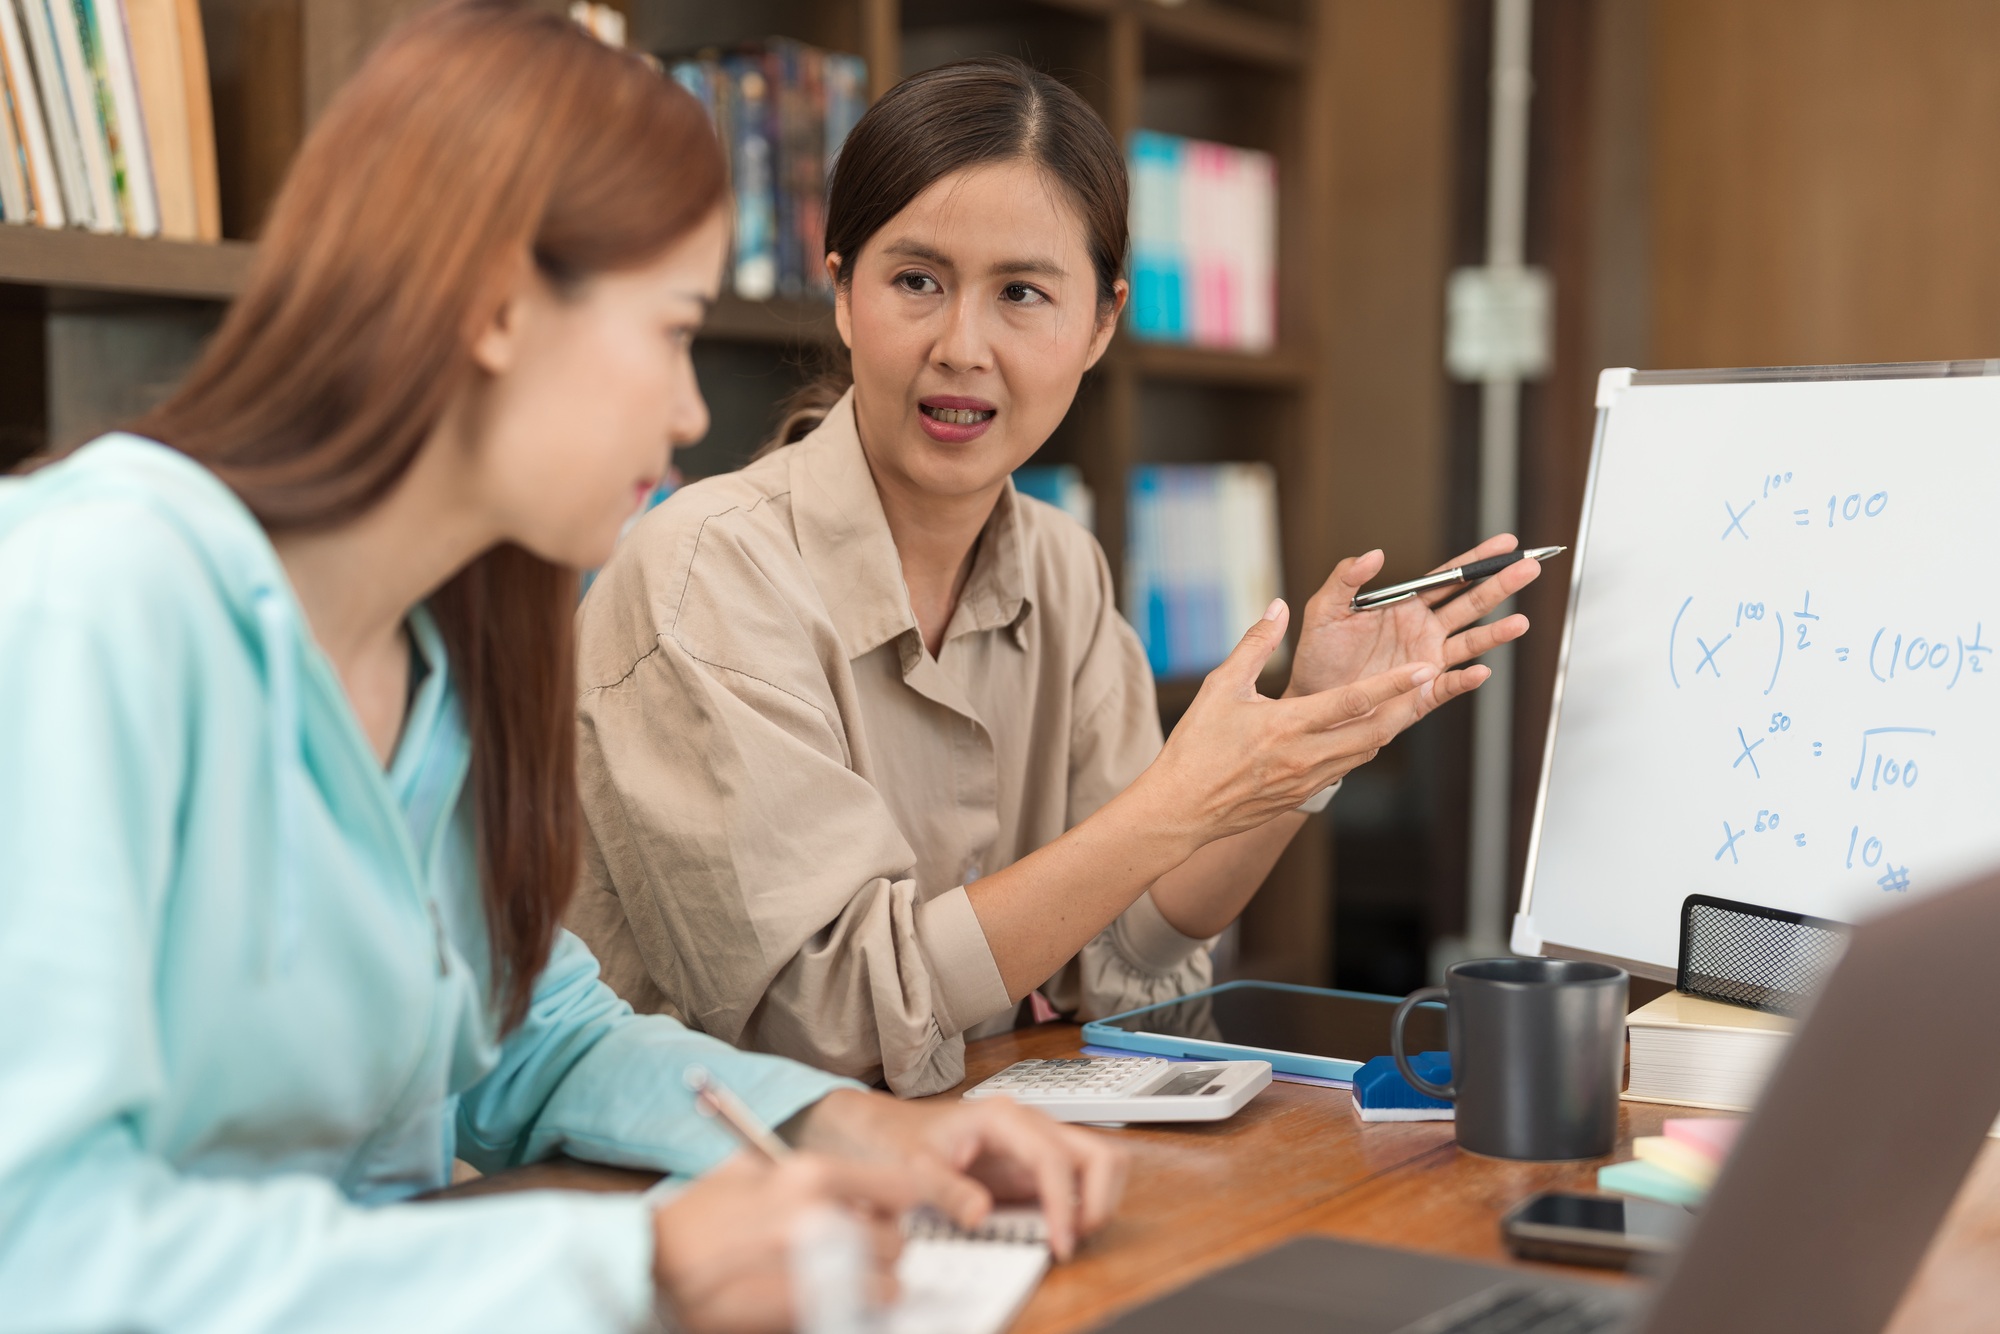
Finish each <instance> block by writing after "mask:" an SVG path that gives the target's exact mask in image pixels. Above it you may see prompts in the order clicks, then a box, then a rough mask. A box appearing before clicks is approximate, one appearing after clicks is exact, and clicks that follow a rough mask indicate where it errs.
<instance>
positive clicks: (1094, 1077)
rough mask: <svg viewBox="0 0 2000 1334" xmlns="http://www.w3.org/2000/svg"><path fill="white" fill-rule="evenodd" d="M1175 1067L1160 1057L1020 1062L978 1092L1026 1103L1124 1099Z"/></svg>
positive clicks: (1086, 1058) (1083, 1057) (986, 1083)
mask: <svg viewBox="0 0 2000 1334" xmlns="http://www.w3.org/2000/svg"><path fill="white" fill-rule="evenodd" d="M1172 1064H1173V1062H1171V1061H1163V1060H1161V1059H1160V1058H1159V1057H1157V1056H1076V1057H1069V1058H1055V1059H1050V1060H1044V1061H1021V1062H1018V1063H1017V1064H1014V1065H1010V1066H1008V1067H1007V1068H1006V1069H1005V1070H1002V1071H1001V1072H1000V1073H999V1074H997V1075H995V1076H993V1077H992V1078H991V1079H988V1080H986V1081H985V1082H983V1083H982V1084H980V1085H979V1087H978V1088H977V1089H975V1090H974V1092H977V1093H1005V1094H1007V1095H1009V1096H1010V1097H1015V1098H1020V1099H1023V1100H1035V1099H1042V1098H1123V1097H1128V1096H1130V1095H1132V1094H1135V1093H1137V1092H1139V1091H1140V1090H1141V1089H1143V1088H1145V1087H1146V1086H1147V1085H1148V1084H1151V1083H1153V1082H1154V1081H1155V1080H1157V1079H1158V1078H1159V1077H1160V1075H1162V1074H1163V1073H1165V1072H1166V1070H1167V1069H1168V1068H1169V1067H1170V1066H1171V1065H1172Z"/></svg>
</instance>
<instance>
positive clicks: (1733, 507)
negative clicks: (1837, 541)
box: [1722, 472, 1889, 542]
mask: <svg viewBox="0 0 2000 1334" xmlns="http://www.w3.org/2000/svg"><path fill="white" fill-rule="evenodd" d="M1758 485H1759V490H1758V493H1757V494H1756V495H1754V496H1752V497H1750V499H1748V500H1746V501H1744V502H1743V504H1742V505H1740V506H1739V505H1738V504H1736V502H1735V501H1733V500H1724V501H1723V502H1722V512H1723V514H1724V515H1726V516H1727V517H1728V522H1727V523H1725V524H1724V525H1723V527H1722V540H1723V541H1724V542H1728V541H1730V540H1732V539H1734V540H1737V541H1743V542H1748V541H1750V540H1751V524H1750V522H1749V519H1750V515H1751V512H1752V511H1753V510H1755V509H1756V508H1757V506H1758V505H1759V504H1761V503H1763V502H1765V501H1768V500H1771V499H1773V498H1774V497H1775V498H1777V499H1779V500H1780V501H1781V502H1783V501H1790V500H1792V499H1793V498H1794V494H1795V493H1794V489H1793V488H1792V474H1791V473H1789V472H1774V473H1767V474H1765V475H1764V477H1763V478H1762V479H1760V481H1759V484H1758ZM1780 492H1784V493H1786V494H1784V495H1783V496H1779V495H1778V493H1780ZM1888 509H1889V493H1888V492H1887V491H1867V492H1863V491H1850V492H1848V493H1847V494H1845V495H1842V494H1841V493H1840V492H1838V491H1835V492H1832V493H1830V494H1828V496H1827V498H1826V522H1825V524H1824V525H1821V524H1820V520H1819V502H1818V501H1817V500H1814V501H1811V502H1809V503H1807V504H1805V505H1798V506H1796V507H1795V508H1793V510H1792V511H1791V514H1790V516H1789V522H1788V523H1786V524H1785V525H1784V526H1785V527H1788V528H1812V527H1818V526H1823V527H1827V528H1836V527H1840V526H1841V525H1843V524H1851V523H1866V522H1867V521H1868V520H1870V519H1879V518H1881V517H1882V516H1883V515H1884V514H1885V513H1887V512H1888Z"/></svg>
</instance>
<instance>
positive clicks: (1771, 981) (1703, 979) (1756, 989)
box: [1674, 894, 1849, 1014]
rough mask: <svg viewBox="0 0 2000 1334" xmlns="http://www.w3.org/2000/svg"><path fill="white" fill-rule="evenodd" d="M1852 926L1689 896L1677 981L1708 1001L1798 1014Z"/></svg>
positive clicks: (1684, 905)
mask: <svg viewBox="0 0 2000 1334" xmlns="http://www.w3.org/2000/svg"><path fill="white" fill-rule="evenodd" d="M1848 930H1849V928H1848V927H1847V926H1846V925H1845V924H1844V923H1841V922H1831V921H1828V920H1827V919H1826V918H1824V917H1808V916H1806V915H1805V914H1804V913H1796V912H1784V911H1782V910H1781V909H1778V908H1763V907H1759V906H1758V905H1757V904H1754V903H1738V902H1736V901H1735V900H1734V899H1718V898H1713V897H1711V896H1709V895H1707V894H1690V895H1688V896H1687V899H1686V900H1685V901H1684V902H1683V903H1682V904H1681V957H1680V971H1679V973H1678V975H1677V976H1676V977H1675V979H1674V986H1675V988H1676V989H1677V990H1680V991H1684V992H1686V993H1687V994H1688V995H1690V996H1700V997H1702V998H1703V999H1705V1000H1716V1001H1726V1002H1727V1003H1729V1004H1731V1005H1747V1006H1749V1007H1750V1008H1751V1009H1753V1010H1767V1011H1769V1012H1770V1013H1772V1014H1797V1013H1799V1012H1800V1011H1801V1010H1803V1009H1804V1008H1805V1006H1806V1003H1807V1001H1809V1000H1810V999H1811V998H1812V995H1813V993H1814V992H1815V991H1817V990H1818V989H1819V984H1820V983H1821V981H1823V980H1824V979H1825V977H1826V975H1827V973H1828V972H1829V971H1830V970H1831V969H1832V968H1833V966H1834V964H1836V963H1838V962H1840V955H1841V952H1842V951H1843V950H1845V949H1846V948H1847V933H1848Z"/></svg>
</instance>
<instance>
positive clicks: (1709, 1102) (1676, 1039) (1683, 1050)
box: [1625, 991, 1796, 1112]
mask: <svg viewBox="0 0 2000 1334" xmlns="http://www.w3.org/2000/svg"><path fill="white" fill-rule="evenodd" d="M1625 1023H1626V1031H1627V1033H1628V1035H1629V1036H1630V1038H1631V1042H1632V1047H1631V1052H1632V1059H1631V1072H1630V1075H1629V1077H1628V1079H1627V1082H1626V1088H1625V1096H1626V1097H1627V1098H1629V1099H1631V1100H1632V1101H1634V1102H1669V1103H1676V1104H1678V1105H1680V1106H1683V1107H1708V1108H1714V1109H1716V1110H1720V1111H1729V1112H1743V1111H1748V1110H1749V1109H1750V1108H1751V1107H1752V1106H1753V1105H1754V1104H1755V1103H1756V1101H1757V1095H1758V1093H1760V1092H1762V1091H1763V1087H1764V1081H1765V1080H1766V1079H1768V1078H1769V1077H1770V1074H1771V1071H1772V1069H1773V1068H1774V1067H1775V1066H1776V1065H1777V1063H1778V1058H1779V1056H1781V1055H1783V1054H1784V1050H1785V1043H1786V1040H1787V1039H1788V1038H1790V1037H1791V1034H1792V1030H1793V1028H1794V1027H1796V1025H1795V1023H1794V1022H1793V1021H1792V1020H1790V1019H1787V1018H1785V1017H1784V1016H1783V1015H1776V1014H1766V1013H1764V1012H1763V1011H1761V1010H1751V1009H1746V1008H1744V1007H1743V1006H1740V1005H1725V1004H1723V1003H1722V1002H1720V1001H1712V1000H1703V999H1702V998H1700V997H1699V996H1689V995H1685V994H1683V993H1681V992H1678V991H1669V992H1668V993H1666V994H1665V995H1664V996H1660V997H1657V998H1655V999H1654V1000H1651V1001H1648V1002H1647V1003H1646V1004H1644V1005H1642V1006H1640V1007H1639V1008H1638V1009H1636V1010H1634V1011H1633V1012H1632V1013H1631V1014H1630V1015H1628V1016H1626V1019H1625Z"/></svg>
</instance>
